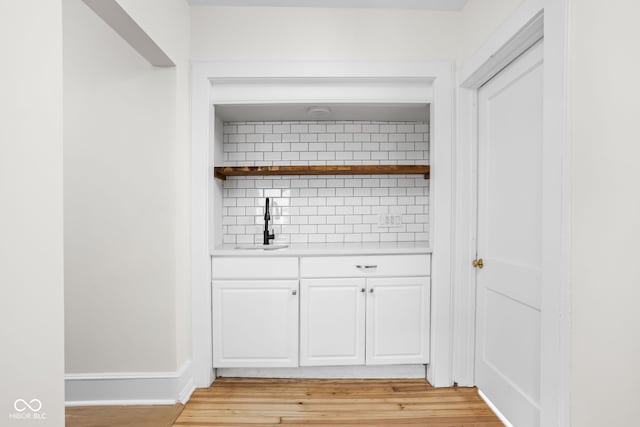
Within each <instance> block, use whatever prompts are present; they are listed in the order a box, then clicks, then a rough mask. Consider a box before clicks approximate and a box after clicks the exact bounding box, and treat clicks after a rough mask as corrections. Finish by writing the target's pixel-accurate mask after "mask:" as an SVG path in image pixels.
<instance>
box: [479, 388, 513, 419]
mask: <svg viewBox="0 0 640 427" xmlns="http://www.w3.org/2000/svg"><path fill="white" fill-rule="evenodd" d="M478 394H479V395H480V397H481V398H482V400H484V402H485V403H486V404H487V406H488V407H489V408H491V410H492V411H493V413H494V414H496V416H497V417H498V418H499V419H500V421H502V424H504V425H505V426H506V427H513V424H511V423H510V422H509V420H508V419H507V417H505V416H504V415H502V412H500V410H498V408H496V405H494V404H493V402H492V401H491V400H489V398H488V397H487V396H486V395H485V394H484V393H483V392H481V391H480V390H478Z"/></svg>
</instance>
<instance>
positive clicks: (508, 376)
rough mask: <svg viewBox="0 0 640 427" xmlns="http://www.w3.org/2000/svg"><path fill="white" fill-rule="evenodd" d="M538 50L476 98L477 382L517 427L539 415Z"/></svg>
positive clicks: (540, 77) (540, 74)
mask: <svg viewBox="0 0 640 427" xmlns="http://www.w3.org/2000/svg"><path fill="white" fill-rule="evenodd" d="M542 59H543V44H542V43H539V44H538V45H536V46H534V47H533V48H531V49H530V50H529V51H527V52H526V53H525V54H523V55H522V56H521V57H520V58H518V59H517V60H516V61H514V62H513V63H512V64H511V65H509V66H508V67H507V68H505V69H504V70H503V71H502V72H500V73H499V74H498V75H496V76H495V77H494V78H493V79H491V80H490V81H489V82H488V83H487V84H485V85H484V86H483V87H482V88H481V89H480V90H479V92H478V113H479V116H478V125H479V135H478V141H479V147H478V226H477V230H478V238H477V242H478V257H479V258H482V259H483V260H484V268H483V269H481V270H478V272H477V276H476V277H477V312H476V321H477V332H476V359H475V360H476V361H475V378H476V384H477V385H478V387H479V389H480V390H481V391H482V392H483V393H484V394H485V395H486V396H487V397H488V398H489V399H490V400H491V401H492V402H493V404H494V405H496V407H497V408H498V409H499V410H500V411H501V412H502V414H503V415H504V416H505V417H506V418H507V419H508V420H509V421H510V422H511V423H512V424H513V425H516V426H523V427H526V426H537V425H539V417H540V307H541V272H542V137H543V126H542V124H543V96H542V94H543V60H542Z"/></svg>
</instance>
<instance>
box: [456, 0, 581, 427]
mask: <svg viewBox="0 0 640 427" xmlns="http://www.w3.org/2000/svg"><path fill="white" fill-rule="evenodd" d="M568 4H569V0H526V1H525V2H524V3H523V4H522V5H521V6H520V7H519V8H518V9H517V10H516V11H515V12H514V14H513V15H512V16H511V17H510V18H508V19H507V20H506V21H505V23H504V24H503V25H502V26H501V27H500V28H499V29H498V30H497V31H496V32H495V33H494V34H493V35H492V36H491V37H490V38H489V39H488V41H487V42H486V43H485V44H484V45H483V46H482V48H481V49H480V50H479V51H478V52H477V53H476V54H475V55H474V56H473V57H472V58H471V59H470V60H469V61H467V62H466V63H465V64H464V65H463V66H462V67H461V69H460V70H461V71H460V72H459V74H458V82H459V83H460V84H461V86H460V87H459V88H458V94H457V99H458V116H457V119H458V121H457V123H458V128H457V129H458V142H457V146H456V147H457V149H458V151H457V152H456V163H457V165H458V167H457V169H456V190H457V194H456V203H457V205H456V208H457V209H456V216H455V230H456V241H455V242H456V252H455V265H454V273H455V288H454V302H455V304H454V319H455V323H454V342H453V345H454V358H453V363H454V366H453V375H454V379H455V380H456V381H457V382H459V383H460V385H473V384H474V381H473V375H474V372H473V364H474V360H473V355H474V348H475V343H474V338H473V337H474V335H475V282H474V280H475V279H474V278H475V273H474V271H473V269H472V268H471V266H470V260H472V259H473V258H474V257H475V247H476V243H475V233H476V230H475V227H476V225H475V218H476V216H477V213H476V204H475V201H476V200H477V196H476V193H475V191H476V190H475V182H476V173H477V166H476V159H477V135H476V129H477V105H476V98H477V89H478V88H479V87H480V86H481V85H482V84H484V83H485V81H486V80H485V79H488V78H490V77H491V76H492V75H494V74H495V72H498V71H499V70H500V69H501V68H502V67H504V65H506V64H505V63H504V62H505V58H515V57H517V55H519V54H520V53H522V52H523V49H525V48H526V47H527V46H526V43H527V42H529V43H531V44H533V43H535V40H536V39H537V36H536V35H535V31H539V30H540V26H539V25H538V24H535V22H537V20H538V19H539V18H540V17H542V16H543V18H544V27H543V31H544V38H545V44H544V50H545V53H544V73H545V75H544V80H545V88H544V110H545V111H544V128H545V131H544V142H543V144H544V146H543V156H544V157H543V161H544V163H545V175H544V182H543V186H544V187H543V188H544V191H545V192H546V193H545V194H546V196H545V200H546V203H552V204H553V205H554V209H556V208H557V209H556V211H555V212H556V214H552V215H547V216H546V217H545V218H543V221H544V229H545V232H544V235H543V253H544V258H543V277H542V314H541V316H542V319H541V340H542V341H541V347H542V350H541V352H542V358H541V359H542V366H541V390H540V398H541V424H540V425H541V426H566V425H570V400H569V398H570V384H569V375H570V354H569V351H570V347H569V345H570V344H569V343H570V316H569V314H570V307H571V305H570V249H571V248H570V242H571V240H570V231H571V227H570V219H571V215H570V209H571V199H570V189H571V172H570V159H571V141H570V134H569V129H568V123H569V121H568V120H569V114H570V111H569V96H568V91H569V84H568V77H567V76H568V63H569V61H568V58H569V56H568V39H569V7H568ZM522 32H523V33H522ZM503 49H507V51H504V50H503ZM509 50H510V52H509ZM487 64H489V65H487ZM463 83H464V84H463ZM546 211H547V212H553V209H552V210H549V209H546ZM559 211H561V214H560V215H558V214H557V213H558V212H559Z"/></svg>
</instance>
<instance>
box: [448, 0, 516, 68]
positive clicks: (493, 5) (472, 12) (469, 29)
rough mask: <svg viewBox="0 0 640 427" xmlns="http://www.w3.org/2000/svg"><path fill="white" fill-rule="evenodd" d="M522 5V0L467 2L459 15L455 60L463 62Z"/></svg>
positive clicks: (469, 0) (471, 0) (475, 0)
mask: <svg viewBox="0 0 640 427" xmlns="http://www.w3.org/2000/svg"><path fill="white" fill-rule="evenodd" d="M522 3H523V0H467V4H466V5H465V7H464V9H463V10H462V13H461V14H460V22H459V25H460V31H459V35H460V44H459V46H458V53H457V58H458V60H459V61H464V60H465V59H467V58H469V57H470V56H471V55H472V54H473V53H475V51H476V50H478V49H479V48H480V46H482V45H483V43H484V42H485V41H486V40H487V38H488V37H489V36H490V35H491V34H492V33H493V32H494V31H495V30H496V29H497V28H498V27H499V26H500V24H502V23H503V22H504V21H505V19H507V18H508V17H509V15H511V14H512V13H513V12H514V11H515V10H516V9H517V8H518V6H520V5H521V4H522Z"/></svg>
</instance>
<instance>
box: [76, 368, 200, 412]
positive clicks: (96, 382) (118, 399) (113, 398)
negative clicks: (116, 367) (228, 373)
mask: <svg viewBox="0 0 640 427" xmlns="http://www.w3.org/2000/svg"><path fill="white" fill-rule="evenodd" d="M64 382H65V405H66V406H110V405H172V404H175V403H178V402H181V403H186V402H187V401H188V400H189V397H191V394H192V393H193V391H194V390H195V386H194V382H193V377H192V375H191V362H190V361H187V362H185V363H184V364H183V365H182V367H181V368H180V369H179V370H177V371H176V372H113V373H87V374H67V375H65V378H64Z"/></svg>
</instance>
